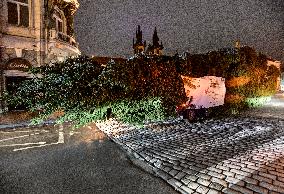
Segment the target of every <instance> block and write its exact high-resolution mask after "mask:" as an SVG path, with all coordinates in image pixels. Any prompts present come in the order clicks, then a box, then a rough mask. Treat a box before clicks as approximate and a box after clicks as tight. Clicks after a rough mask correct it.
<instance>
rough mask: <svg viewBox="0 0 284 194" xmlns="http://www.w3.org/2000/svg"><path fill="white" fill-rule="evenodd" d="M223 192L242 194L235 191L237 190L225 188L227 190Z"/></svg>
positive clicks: (226, 193)
mask: <svg viewBox="0 0 284 194" xmlns="http://www.w3.org/2000/svg"><path fill="white" fill-rule="evenodd" d="M222 191H223V193H225V194H242V193H240V192H238V191H235V190H233V189H230V188H225V189H223V190H222Z"/></svg>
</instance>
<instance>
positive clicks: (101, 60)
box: [92, 56, 127, 65]
mask: <svg viewBox="0 0 284 194" xmlns="http://www.w3.org/2000/svg"><path fill="white" fill-rule="evenodd" d="M92 60H94V61H96V62H98V63H99V64H101V65H106V64H107V63H108V62H109V61H110V60H114V62H116V63H123V62H125V61H126V60H127V59H124V58H121V57H99V56H94V57H92Z"/></svg>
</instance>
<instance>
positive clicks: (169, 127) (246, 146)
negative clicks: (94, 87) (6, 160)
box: [97, 96, 284, 194]
mask: <svg viewBox="0 0 284 194" xmlns="http://www.w3.org/2000/svg"><path fill="white" fill-rule="evenodd" d="M276 101H277V102H278V103H282V102H283V104H284V100H283V99H282V97H277V96H276V97H275V98H273V100H272V102H271V103H269V104H267V105H266V106H265V107H263V108H261V109H255V110H253V111H251V112H250V113H248V112H246V113H245V114H244V115H242V116H240V117H235V118H234V117H232V118H224V119H219V120H217V119H216V120H214V119H211V120H208V121H204V122H197V123H189V122H186V121H182V120H175V121H169V122H163V123H155V124H148V125H146V126H145V128H144V129H136V128H134V127H131V126H127V125H124V124H121V123H118V122H116V121H114V120H109V121H107V122H102V123H97V126H98V127H99V129H100V130H102V131H103V132H105V133H106V134H107V135H108V136H109V137H110V138H112V139H113V140H114V141H115V142H116V143H118V144H119V145H120V146H121V147H122V148H123V149H125V150H126V151H127V152H128V153H129V154H130V155H131V156H132V157H134V158H135V160H136V163H137V164H139V165H140V166H141V167H143V168H144V169H146V170H147V171H149V172H152V173H154V174H156V175H157V176H159V177H161V178H162V179H164V180H165V181H166V182H168V183H169V184H170V185H172V186H173V187H174V188H175V189H176V190H178V191H180V192H181V193H201V194H213V193H230V194H234V193H246V194H254V193H261V194H266V193H275V194H276V193H279V194H280V193H284V117H283V116H282V114H283V112H284V106H283V107H279V106H278V107H274V106H273V103H274V102H276ZM275 110H277V111H275ZM281 113H282V114H281ZM256 114H257V115H256Z"/></svg>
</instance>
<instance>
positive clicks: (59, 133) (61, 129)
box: [13, 125, 64, 152]
mask: <svg viewBox="0 0 284 194" xmlns="http://www.w3.org/2000/svg"><path fill="white" fill-rule="evenodd" d="M62 143H64V132H63V125H60V126H59V132H58V141H57V142H56V143H49V144H44V145H39V146H30V147H24V148H18V149H14V150H13V151H14V152H16V151H21V150H27V149H32V148H40V147H45V146H50V145H58V144H62Z"/></svg>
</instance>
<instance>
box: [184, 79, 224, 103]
mask: <svg viewBox="0 0 284 194" xmlns="http://www.w3.org/2000/svg"><path fill="white" fill-rule="evenodd" d="M182 79H183V83H184V88H185V92H186V96H187V97H188V98H189V100H188V101H187V103H186V104H187V105H189V104H191V105H194V107H195V108H209V107H214V106H220V105H223V104H224V99H225V94H226V87H225V79H224V78H222V77H216V76H204V77H200V78H191V77H186V76H182Z"/></svg>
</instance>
